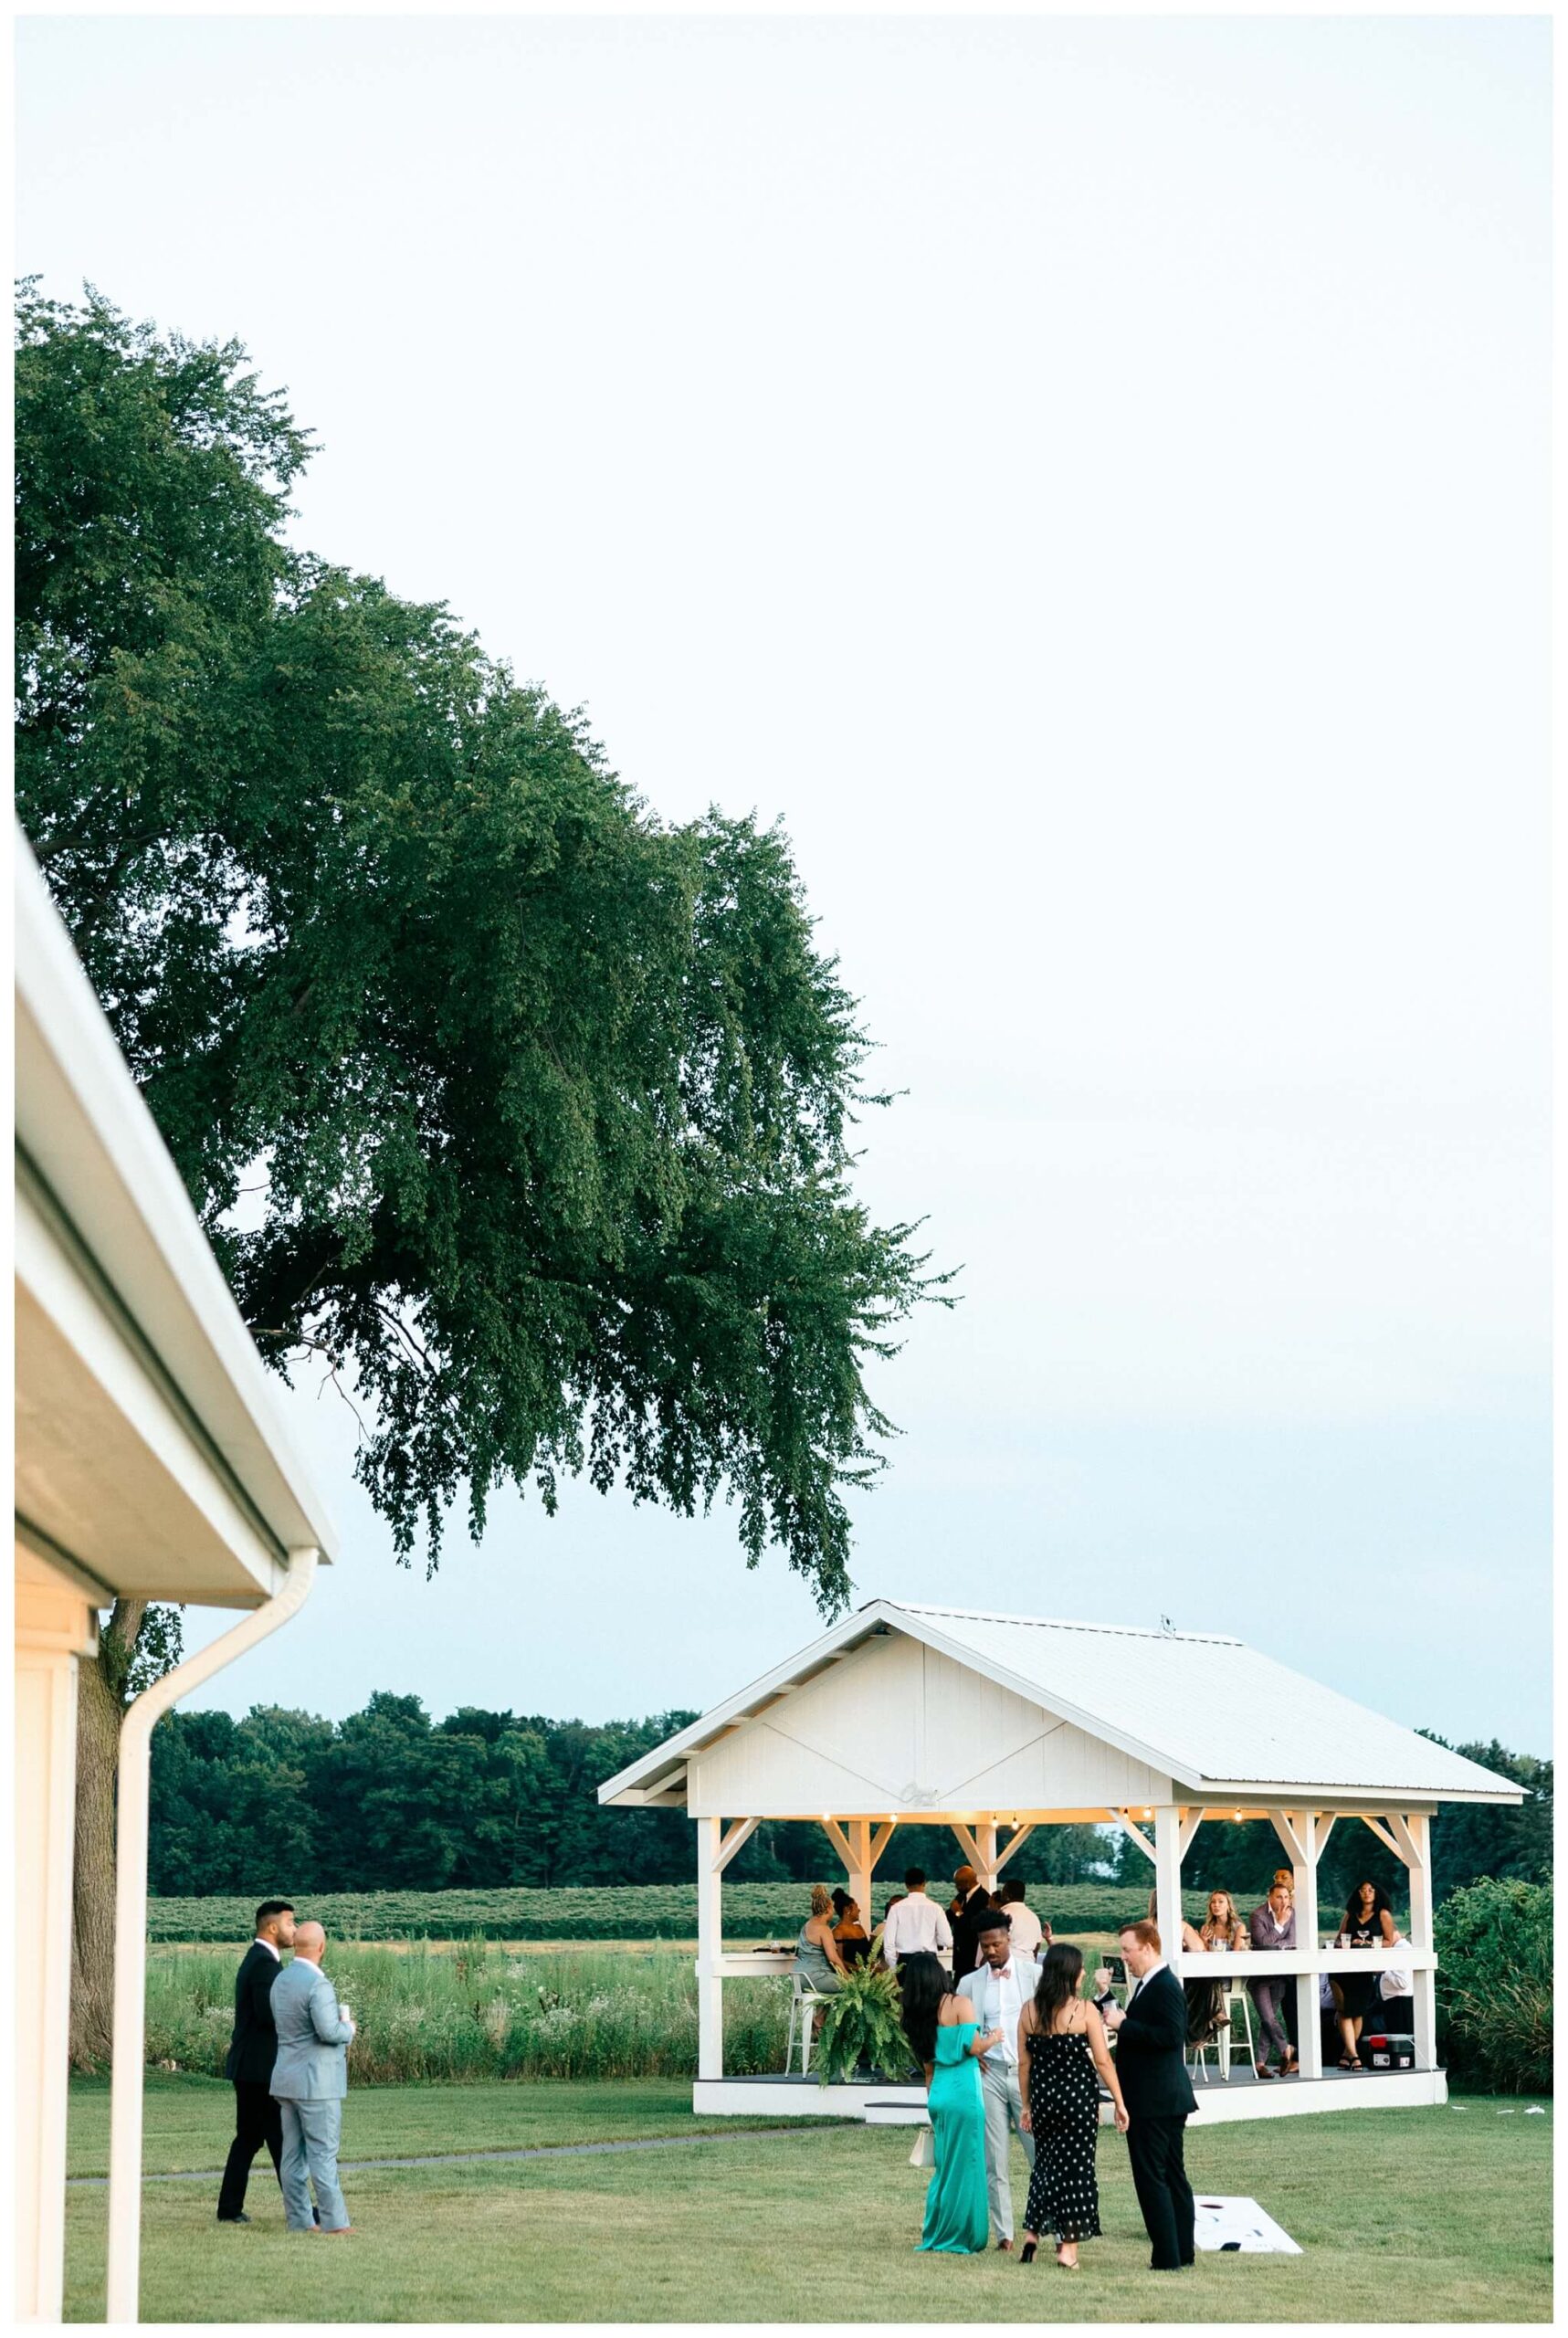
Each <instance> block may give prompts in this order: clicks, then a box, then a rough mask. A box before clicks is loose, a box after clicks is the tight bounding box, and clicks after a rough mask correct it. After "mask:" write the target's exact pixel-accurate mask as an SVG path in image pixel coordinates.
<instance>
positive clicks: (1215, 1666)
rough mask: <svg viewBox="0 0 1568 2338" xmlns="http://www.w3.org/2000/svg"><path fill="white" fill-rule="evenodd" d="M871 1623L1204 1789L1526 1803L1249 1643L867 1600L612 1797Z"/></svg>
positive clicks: (607, 1797) (839, 1649)
mask: <svg viewBox="0 0 1568 2338" xmlns="http://www.w3.org/2000/svg"><path fill="white" fill-rule="evenodd" d="M880 1630H894V1631H902V1632H907V1633H909V1634H910V1637H911V1638H915V1639H918V1640H921V1641H923V1642H924V1643H925V1644H926V1645H927V1646H928V1647H931V1648H936V1649H938V1650H939V1651H940V1652H941V1653H942V1654H943V1655H946V1656H949V1657H951V1658H952V1659H954V1660H955V1661H957V1662H959V1663H962V1664H967V1665H970V1666H971V1667H973V1669H974V1670H975V1671H977V1672H981V1673H983V1674H984V1675H985V1676H986V1677H987V1678H988V1679H990V1680H995V1681H997V1682H999V1683H1000V1684H1001V1685H1002V1686H1003V1687H1005V1688H1009V1689H1012V1690H1014V1691H1015V1692H1016V1694H1018V1695H1019V1696H1022V1697H1024V1698H1026V1699H1027V1700H1029V1701H1032V1702H1036V1703H1038V1704H1040V1705H1042V1706H1044V1707H1045V1708H1046V1709H1047V1711H1051V1712H1054V1713H1057V1714H1059V1715H1060V1716H1061V1717H1062V1718H1063V1719H1064V1720H1067V1721H1069V1722H1075V1723H1076V1724H1077V1725H1078V1726H1079V1728H1081V1729H1084V1730H1087V1731H1088V1732H1089V1733H1090V1734H1091V1735H1093V1736H1096V1737H1100V1738H1102V1739H1103V1740H1105V1741H1106V1742H1107V1743H1110V1744H1113V1745H1117V1746H1120V1747H1121V1750H1122V1751H1123V1752H1125V1753H1130V1754H1132V1755H1134V1756H1135V1757H1137V1758H1138V1759H1140V1760H1142V1761H1144V1762H1147V1763H1148V1764H1150V1765H1151V1766H1152V1768H1154V1769H1156V1770H1159V1771H1162V1772H1164V1773H1167V1774H1168V1775H1170V1776H1171V1778H1172V1779H1173V1781H1176V1782H1179V1783H1181V1784H1182V1785H1184V1786H1186V1787H1188V1788H1190V1789H1191V1790H1192V1791H1193V1793H1194V1795H1198V1796H1201V1795H1203V1794H1205V1792H1207V1791H1209V1790H1210V1789H1213V1791H1214V1793H1215V1798H1216V1799H1222V1798H1225V1797H1226V1795H1227V1794H1228V1791H1229V1790H1230V1789H1231V1788H1241V1787H1247V1788H1250V1789H1253V1790H1254V1798H1255V1799H1256V1790H1258V1789H1260V1788H1261V1789H1270V1790H1271V1789H1278V1790H1279V1792H1281V1793H1282V1794H1285V1795H1289V1796H1291V1797H1292V1798H1300V1796H1303V1795H1307V1796H1310V1795H1312V1794H1315V1793H1320V1792H1321V1793H1328V1794H1332V1795H1335V1796H1343V1795H1345V1794H1347V1793H1351V1794H1353V1793H1358V1792H1365V1793H1366V1794H1368V1795H1372V1796H1378V1797H1380V1798H1386V1797H1390V1796H1397V1795H1402V1794H1404V1795H1410V1796H1414V1797H1417V1798H1421V1799H1425V1800H1432V1799H1436V1800H1440V1801H1449V1800H1458V1801H1478V1802H1479V1801H1485V1802H1520V1801H1521V1800H1522V1799H1523V1793H1522V1789H1521V1787H1519V1786H1518V1785H1515V1784H1514V1782H1513V1781H1512V1779H1510V1778H1503V1777H1499V1776H1498V1775H1496V1774H1495V1772H1493V1771H1490V1770H1485V1769H1482V1768H1481V1767H1480V1765H1479V1764H1478V1763H1475V1762H1469V1761H1467V1760H1466V1759H1465V1758H1464V1756H1463V1755H1462V1754H1458V1753H1450V1752H1449V1751H1448V1750H1447V1747H1445V1746H1441V1745H1434V1744H1433V1743H1432V1742H1431V1740H1430V1739H1429V1738H1425V1737H1421V1736H1419V1735H1417V1733H1416V1732H1415V1730H1412V1729H1406V1728H1405V1727H1404V1726H1403V1724H1402V1723H1400V1722H1394V1721H1389V1720H1388V1719H1386V1718H1385V1717H1384V1715H1383V1714H1382V1713H1376V1712H1373V1711H1370V1710H1369V1709H1368V1708H1367V1707H1366V1706H1365V1705H1358V1704H1356V1703H1354V1702H1353V1701H1352V1699H1351V1698H1349V1697H1344V1696H1342V1695H1341V1694H1340V1693H1339V1691H1338V1690H1334V1689H1327V1688H1324V1687H1323V1686H1322V1684H1321V1682H1319V1681H1316V1680H1308V1679H1307V1677H1306V1676H1305V1675H1304V1674H1302V1673H1300V1672H1292V1671H1291V1670H1290V1669H1289V1667H1287V1666H1285V1665H1283V1664H1279V1663H1277V1662H1276V1661H1275V1659H1273V1658H1272V1657H1269V1656H1265V1655H1263V1654H1261V1653H1260V1651H1259V1650H1258V1649H1257V1648H1248V1647H1247V1644H1246V1642H1245V1641H1243V1640H1238V1639H1232V1638H1226V1637H1223V1636H1221V1635H1219V1634H1216V1633H1205V1632H1164V1631H1148V1630H1143V1629H1140V1628H1137V1627H1133V1626H1131V1625H1123V1624H1082V1623H1065V1622H1057V1621H1052V1620H1049V1619H1047V1618H1045V1617H1033V1616H998V1615H991V1614H987V1613H984V1612H981V1611H976V1610H973V1609H968V1608H960V1607H931V1606H915V1605H912V1604H910V1603H907V1602H904V1601H900V1600H891V1599H876V1600H872V1601H871V1602H870V1603H869V1605H868V1606H865V1607H862V1608H859V1609H858V1610H857V1612H856V1613H855V1614H854V1615H853V1616H850V1617H846V1618H845V1619H844V1620H843V1622H841V1623H839V1624H837V1625H835V1626H834V1627H833V1628H832V1630H831V1631H829V1632H826V1633H825V1634H824V1635H823V1636H822V1637H821V1638H819V1639H817V1640H816V1641H814V1642H813V1643H812V1645H811V1647H809V1648H805V1649H803V1650H802V1651H801V1653H800V1654H799V1656H797V1657H795V1658H793V1659H790V1660H789V1661H788V1662H787V1663H785V1664H783V1665H780V1666H778V1667H777V1668H776V1669H774V1670H773V1672H771V1673H768V1674H766V1675H764V1677H763V1679H762V1680H758V1681H755V1682H753V1683H752V1685H751V1686H750V1687H749V1688H747V1689H744V1690H741V1691H740V1692H739V1693H738V1694H737V1695H736V1696H734V1697H731V1698H730V1699H728V1700H727V1701H726V1702H725V1703H724V1704H722V1705H719V1706H716V1707H715V1708H714V1709H713V1711H711V1712H710V1713H705V1714H704V1715H703V1717H702V1719H701V1720H700V1721H699V1722H694V1723H693V1724H692V1725H691V1727H690V1728H689V1729H686V1730H682V1731H681V1732H679V1735H678V1736H676V1737H672V1738H671V1739H669V1740H668V1743H666V1744H664V1745H662V1746H658V1747H657V1748H656V1749H655V1750H654V1752H652V1753H647V1754H645V1755H644V1756H643V1757H642V1759H641V1760H640V1761H638V1762H636V1763H633V1764H631V1765H630V1766H629V1767H628V1768H626V1769H625V1770H623V1771H622V1772H621V1773H620V1774H619V1775H618V1776H616V1777H614V1778H610V1779H607V1780H606V1781H605V1785H603V1786H601V1787H600V1789H599V1795H600V1799H601V1800H602V1801H606V1802H607V1801H611V1800H613V1799H614V1798H615V1796H616V1795H617V1794H618V1793H620V1792H623V1791H625V1790H626V1789H628V1788H630V1789H638V1788H641V1787H643V1786H644V1785H646V1784H647V1781H648V1780H649V1779H651V1778H657V1777H660V1776H661V1775H668V1774H669V1773H670V1772H671V1771H672V1770H673V1769H674V1768H675V1767H676V1766H677V1765H678V1764H679V1762H680V1761H681V1760H683V1759H684V1757H685V1756H686V1755H687V1754H689V1753H694V1752H696V1751H698V1750H699V1749H700V1747H701V1746H702V1745H703V1744H705V1743H708V1742H710V1740H711V1739H712V1738H713V1737H715V1736H716V1735H717V1734H718V1733H719V1732H721V1730H723V1729H727V1728H729V1727H731V1726H732V1725H733V1724H734V1722H736V1721H738V1720H741V1719H743V1718H744V1716H745V1714H746V1713H747V1712H748V1711H751V1710H752V1709H754V1708H755V1707H756V1706H758V1705H760V1704H761V1703H763V1701H766V1700H767V1699H769V1698H771V1697H773V1696H775V1695H776V1694H777V1693H778V1691H779V1690H780V1689H782V1688H783V1687H784V1686H785V1685H786V1684H787V1683H789V1682H790V1681H792V1680H798V1679H800V1678H801V1677H803V1676H804V1675H806V1674H809V1673H812V1672H815V1671H817V1670H820V1669H822V1667H823V1666H824V1665H825V1664H827V1663H831V1662H832V1661H834V1660H835V1659H836V1658H837V1657H838V1656H839V1655H844V1654H847V1653H848V1652H849V1650H850V1649H851V1648H854V1647H856V1646H858V1643H859V1642H860V1641H861V1640H863V1639H865V1638H868V1637H870V1636H871V1635H872V1634H873V1633H875V1632H878V1631H880Z"/></svg>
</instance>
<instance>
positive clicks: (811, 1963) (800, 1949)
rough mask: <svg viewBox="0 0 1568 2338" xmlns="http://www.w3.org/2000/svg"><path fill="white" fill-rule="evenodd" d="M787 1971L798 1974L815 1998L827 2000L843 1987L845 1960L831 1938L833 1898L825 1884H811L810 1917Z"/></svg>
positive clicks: (801, 1929)
mask: <svg viewBox="0 0 1568 2338" xmlns="http://www.w3.org/2000/svg"><path fill="white" fill-rule="evenodd" d="M790 1970H791V1972H792V1973H797V1974H798V1975H800V1978H801V1979H802V1980H803V1981H804V1982H805V1985H806V1987H807V1988H808V1989H815V1990H816V1993H817V1995H818V1996H823V1997H830V1996H834V1995H835V1994H836V1992H837V1990H838V1989H839V1988H840V1987H841V1986H842V1985H843V1980H844V1972H845V1964H844V1959H843V1957H842V1956H841V1955H840V1954H839V1953H838V1943H837V1941H836V1940H835V1939H834V1937H833V1894H832V1893H831V1892H830V1891H829V1890H828V1889H827V1887H826V1884H823V1883H814V1884H813V1885H812V1887H811V1914H810V1915H809V1916H808V1917H807V1919H806V1921H805V1923H804V1924H802V1926H801V1928H800V1938H799V1939H798V1940H797V1941H796V1943H795V1963H794V1964H793V1965H792V1966H791V1967H790Z"/></svg>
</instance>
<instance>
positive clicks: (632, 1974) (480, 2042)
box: [147, 1940, 789, 2086]
mask: <svg viewBox="0 0 1568 2338" xmlns="http://www.w3.org/2000/svg"><path fill="white" fill-rule="evenodd" d="M237 1962H238V1959H237V1954H234V1953H229V1954H222V1955H218V1954H210V1955H209V1954H205V1952H200V1951H198V1952H195V1953H184V1954H181V1953H179V1952H176V1951H174V1950H169V1949H163V1950H160V1949H156V1948H155V1949H153V1952H152V1954H151V1955H150V1957H149V1960H148V1972H147V2059H148V2060H149V2061H150V2062H153V2063H169V2062H172V2063H174V2064H175V2065H176V2066H177V2067H178V2068H179V2069H182V2070H195V2071H200V2072H205V2073H206V2074H208V2075H210V2076H214V2077H218V2076H221V2075H222V2071H223V2064H224V2056H225V2054H226V2051H227V2048H228V2040H229V2032H230V2027H231V2025H232V2022H233V2017H234V1976H235V1971H236V1968H237ZM326 1969H327V1972H328V1974H329V1975H330V1977H331V1980H332V1982H333V1984H334V1985H335V1986H336V1988H337V1991H338V1994H339V1996H341V1997H343V1998H346V1999H347V2001H348V2003H349V2005H350V2006H352V2007H353V2017H354V2020H355V2022H356V2023H357V2025H358V2027H359V2035H358V2036H357V2037H356V2038H355V2039H354V2042H353V2046H352V2047H351V2048H350V2052H349V2076H350V2080H351V2083H353V2084H355V2085H359V2086H377V2085H392V2084H396V2083H406V2082H409V2081H417V2080H430V2079H447V2080H453V2079H459V2080H460V2079H528V2078H557V2079H620V2078H670V2077H687V2076H689V2074H690V2072H691V2071H692V2070H694V2069H696V2067H697V1982H696V1976H695V1975H694V1973H693V1971H692V1964H691V1959H690V1957H689V1956H681V1955H677V1954H671V1953H669V1952H668V1951H658V1950H650V1951H648V1952H647V1953H638V1952H637V1951H624V1950H623V1951H620V1952H618V1953H611V1954H594V1953H592V1952H585V1953H584V1954H581V1955H577V1954H570V1953H568V1954H564V1955H552V1956H539V1957H528V1956H526V1955H521V1956H520V1955H517V1954H508V1953H507V1952H505V1951H504V1950H500V1949H497V1948H495V1947H494V1946H492V1945H491V1944H490V1943H489V1942H487V1941H483V1940H476V1941H472V1942H468V1943H463V1944H462V1945H461V1946H459V1947H458V1948H456V1949H453V1950H451V1951H448V1952H442V1951H439V1950H432V1949H430V1948H428V1947H426V1945H425V1944H424V1943H415V1944H414V1945H413V1946H412V1947H410V1948H408V1949H407V1950H405V1951H401V1952H400V1951H397V1950H395V1949H393V1948H390V1947H365V1946H352V1945H347V1944H344V1945H338V1944H333V1945H332V1946H331V1947H330V1948H329V1950H328V1953H327V1959H326ZM788 2018H789V1982H788V1980H787V1979H786V1978H784V1977H783V1976H782V1975H765V1976H761V1977H759V1978H758V1979H757V1980H755V1981H731V1982H728V1983H727V1984H726V1985H725V1988H724V2063H725V2068H726V2069H728V2070H730V2071H731V2072H733V2073H734V2074H735V2075H736V2076H738V2077H744V2076H749V2075H752V2074H753V2073H756V2072H762V2071H767V2070H777V2069H782V2068H783V2065H784V2036H785V2030H786V2027H787V2024H788Z"/></svg>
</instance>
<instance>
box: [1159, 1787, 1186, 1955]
mask: <svg viewBox="0 0 1568 2338" xmlns="http://www.w3.org/2000/svg"><path fill="white" fill-rule="evenodd" d="M1154 1922H1155V1923H1156V1924H1157V1925H1158V1927H1159V1931H1160V1954H1161V1955H1162V1956H1163V1958H1164V1959H1165V1961H1166V1963H1167V1964H1171V1963H1172V1962H1173V1960H1174V1959H1175V1958H1178V1957H1179V1956H1180V1955H1181V1954H1182V1814H1181V1812H1180V1811H1179V1810H1178V1809H1177V1807H1176V1806H1175V1804H1174V1803H1172V1802H1163V1803H1162V1804H1161V1805H1160V1806H1159V1808H1158V1809H1157V1810H1156V1811H1155V1813H1154ZM1174 1970H1175V1971H1177V1972H1178V1973H1179V1972H1180V1971H1181V1966H1180V1964H1175V1965H1174Z"/></svg>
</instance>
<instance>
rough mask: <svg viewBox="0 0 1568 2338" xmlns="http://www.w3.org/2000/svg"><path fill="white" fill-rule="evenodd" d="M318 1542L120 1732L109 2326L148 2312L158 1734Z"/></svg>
mask: <svg viewBox="0 0 1568 2338" xmlns="http://www.w3.org/2000/svg"><path fill="white" fill-rule="evenodd" d="M319 1556H320V1553H318V1551H317V1550H316V1548H315V1546H314V1545H313V1544H310V1545H307V1546H306V1547H305V1548H303V1549H301V1550H296V1551H291V1552H290V1553H289V1567H288V1573H287V1574H286V1576H285V1578H284V1582H283V1587H282V1589H281V1590H280V1591H279V1592H277V1593H275V1594H274V1596H272V1597H271V1598H270V1599H268V1601H267V1602H266V1603H265V1605H264V1606H260V1607H255V1608H252V1610H251V1612H250V1613H249V1615H247V1617H245V1618H244V1620H243V1621H242V1622H240V1623H238V1624H237V1625H236V1626H235V1627H234V1628H233V1630H232V1631H227V1632H225V1633H224V1634H223V1636H222V1638H219V1639H216V1640H214V1641H213V1643H212V1645H211V1647H210V1648H203V1649H201V1650H200V1652H199V1653H198V1654H197V1655H195V1656H193V1657H189V1658H187V1659H186V1660H185V1662H184V1664H179V1665H176V1666H175V1668H174V1670H173V1671H172V1672H165V1673H164V1675H163V1679H162V1680H154V1681H153V1685H152V1687H151V1688H150V1689H144V1690H142V1694H141V1695H140V1696H139V1697H138V1698H136V1699H135V1701H133V1702H132V1704H131V1705H130V1706H129V1707H128V1709H127V1711H126V1714H125V1719H124V1721H123V1722H122V1723H121V1732H120V1775H119V1797H118V1802H117V1805H116V1826H115V1838H116V1839H115V1876H114V2048H113V2064H112V2073H113V2074H112V2080H111V2085H110V2111H109V2297H108V2310H107V2312H106V2315H105V2319H106V2320H107V2321H110V2322H135V2321H137V2320H138V2318H139V2314H140V2306H141V2273H142V2087H143V2083H144V2074H143V2069H142V2063H143V2058H144V2055H145V2052H146V2041H147V2004H146V1992H147V1831H148V1799H149V1794H148V1784H149V1773H150V1769H151V1757H152V1745H153V1728H154V1726H155V1725H156V1723H157V1722H159V1721H161V1720H162V1719H163V1715H164V1714H165V1713H166V1712H167V1711H169V1709H170V1707H171V1706H173V1705H174V1704H177V1703H178V1701H179V1700H180V1699H181V1698H182V1697H183V1696H184V1695H185V1694H186V1692H187V1691H188V1690H192V1689H196V1688H199V1687H200V1686H201V1684H202V1682H203V1681H204V1680H211V1678H212V1676H213V1674H214V1673H215V1672H221V1671H223V1669H225V1667H226V1665H230V1664H232V1663H233V1662H234V1660H235V1659H236V1657H237V1656H244V1655H245V1654H246V1652H247V1649H249V1648H254V1647H255V1646H256V1644H257V1642H258V1640H264V1639H266V1638H268V1635H269V1634H270V1633H272V1632H275V1631H276V1630H277V1629H278V1627H279V1625H280V1624H286V1623H288V1621H289V1618H290V1617H292V1616H296V1615H298V1614H299V1611H300V1608H301V1607H302V1606H304V1604H305V1601H306V1599H307V1598H308V1597H309V1596H310V1585H312V1583H313V1582H314V1581H315V1579H316V1562H317V1559H318V1557H319Z"/></svg>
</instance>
